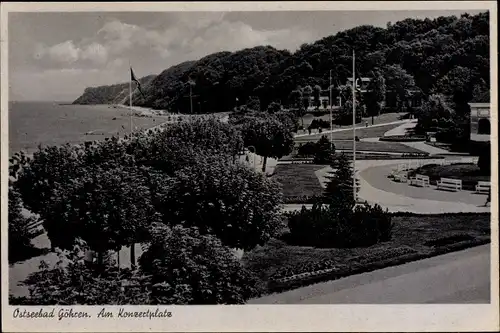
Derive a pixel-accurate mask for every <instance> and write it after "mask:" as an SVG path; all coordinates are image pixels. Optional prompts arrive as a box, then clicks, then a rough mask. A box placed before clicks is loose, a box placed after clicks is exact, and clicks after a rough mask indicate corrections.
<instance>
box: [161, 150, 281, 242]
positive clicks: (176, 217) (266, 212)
mask: <svg viewBox="0 0 500 333" xmlns="http://www.w3.org/2000/svg"><path fill="white" fill-rule="evenodd" d="M235 189H238V190H237V191H235ZM165 193H166V195H164V196H162V197H161V198H160V205H161V208H160V212H161V213H162V215H163V221H164V223H166V224H169V225H175V224H181V225H183V226H185V227H197V228H198V229H199V231H200V233H202V234H212V235H215V236H217V237H218V238H219V239H220V240H221V241H222V242H223V244H224V245H226V246H230V247H233V248H240V249H244V250H249V249H252V248H254V247H255V246H256V245H259V244H264V243H265V242H266V241H267V240H269V238H270V237H272V236H273V235H274V233H275V232H276V230H277V228H278V227H279V225H280V222H281V221H280V215H279V212H280V205H281V202H282V194H281V188H280V185H279V184H278V183H276V182H274V181H272V180H270V179H268V178H267V177H265V176H263V175H262V174H259V173H256V172H255V171H254V170H252V169H250V168H248V167H247V166H245V165H242V164H239V163H234V164H232V163H231V164H228V163H226V162H224V161H221V160H219V159H217V158H216V157H212V158H208V159H204V160H201V159H200V160H199V161H197V162H195V163H193V164H192V165H190V166H189V167H186V168H184V169H182V170H180V171H178V172H177V173H176V174H175V182H174V183H173V184H172V187H171V188H170V189H169V191H165Z"/></svg>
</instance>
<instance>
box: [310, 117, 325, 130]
mask: <svg viewBox="0 0 500 333" xmlns="http://www.w3.org/2000/svg"><path fill="white" fill-rule="evenodd" d="M309 128H310V129H315V128H319V129H321V128H330V122H329V121H326V120H323V119H313V121H312V122H311V125H309Z"/></svg>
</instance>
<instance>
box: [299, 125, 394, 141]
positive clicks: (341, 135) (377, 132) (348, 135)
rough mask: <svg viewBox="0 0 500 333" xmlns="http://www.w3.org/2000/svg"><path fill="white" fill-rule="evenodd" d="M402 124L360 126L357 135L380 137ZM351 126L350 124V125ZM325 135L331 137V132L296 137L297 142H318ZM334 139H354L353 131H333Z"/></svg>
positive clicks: (359, 136) (361, 136)
mask: <svg viewBox="0 0 500 333" xmlns="http://www.w3.org/2000/svg"><path fill="white" fill-rule="evenodd" d="M400 125H401V124H392V125H383V126H377V127H364V125H363V127H360V128H357V129H356V136H357V137H358V138H360V139H362V138H378V137H381V136H383V135H384V133H385V132H387V131H390V130H391V129H393V128H396V127H398V126H400ZM348 127H349V126H348ZM323 135H326V136H327V137H328V139H330V134H329V133H327V134H325V133H318V134H314V135H308V136H302V137H298V138H295V142H309V141H312V142H316V141H318V140H319V139H320V138H321V137H322V136H323ZM332 139H333V140H352V131H349V130H345V131H340V132H333V134H332Z"/></svg>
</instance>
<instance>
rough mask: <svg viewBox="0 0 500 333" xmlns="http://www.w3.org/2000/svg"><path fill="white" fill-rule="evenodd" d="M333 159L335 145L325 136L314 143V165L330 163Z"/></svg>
mask: <svg viewBox="0 0 500 333" xmlns="http://www.w3.org/2000/svg"><path fill="white" fill-rule="evenodd" d="M334 158H335V145H333V143H331V142H330V140H328V138H327V137H326V136H325V135H322V136H321V138H320V139H319V140H318V142H316V144H315V149H314V163H315V164H325V163H332V162H333V160H334Z"/></svg>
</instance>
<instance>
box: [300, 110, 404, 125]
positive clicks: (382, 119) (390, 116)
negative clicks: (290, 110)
mask: <svg viewBox="0 0 500 333" xmlns="http://www.w3.org/2000/svg"><path fill="white" fill-rule="evenodd" d="M402 115H403V114H402V113H384V114H381V115H380V116H378V117H375V119H374V120H375V122H374V124H382V123H390V122H393V121H398V120H401V116H402ZM313 119H322V120H326V121H328V122H329V121H330V113H328V112H327V113H325V114H324V115H322V116H320V117H314V116H313V115H312V114H310V113H308V114H306V115H305V116H304V127H305V128H307V127H308V126H309V125H310V124H311V123H312V121H313ZM365 121H368V124H371V123H372V118H371V117H366V118H363V119H362V121H361V123H360V124H357V125H358V126H361V127H364V126H365ZM300 124H302V123H300ZM334 126H335V125H334ZM348 127H351V126H350V125H349V126H338V125H337V126H335V128H348Z"/></svg>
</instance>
